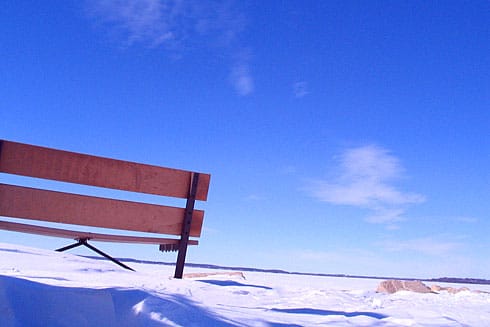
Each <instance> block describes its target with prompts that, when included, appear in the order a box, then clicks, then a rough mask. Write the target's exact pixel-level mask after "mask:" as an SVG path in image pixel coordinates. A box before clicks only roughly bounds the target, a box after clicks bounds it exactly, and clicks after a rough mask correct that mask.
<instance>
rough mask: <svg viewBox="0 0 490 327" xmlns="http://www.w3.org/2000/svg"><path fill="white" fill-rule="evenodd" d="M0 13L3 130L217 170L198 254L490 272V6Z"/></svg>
mask: <svg viewBox="0 0 490 327" xmlns="http://www.w3.org/2000/svg"><path fill="white" fill-rule="evenodd" d="M1 11H2V19H1V20H0V27H1V29H2V31H3V33H2V36H1V37H0V60H1V65H0V75H1V78H0V99H1V102H0V106H1V110H0V122H1V123H0V124H1V133H0V137H1V138H3V139H8V140H13V141H19V142H25V143H33V144H39V145H43V146H48V147H55V148H61V149H66V150H71V151H76V152H85V153H92V154H96V155H101V156H107V157H114V158H120V159H125V160H131V161H138V162H145V163H150V164H155V165H161V166H169V167H175V168H182V169H189V170H197V171H203V172H207V173H211V174H212V179H211V188H210V194H209V200H208V202H207V203H200V204H198V206H199V207H200V208H204V209H205V210H206V216H205V223H204V225H205V229H204V232H203V236H202V238H201V243H200V245H199V246H198V247H193V248H191V249H190V250H189V253H188V261H190V262H200V263H213V264H223V265H235V266H254V267H261V268H279V269H285V270H290V271H309V272H323V273H347V274H370V275H391V276H406V277H440V276H461V277H479V278H490V264H489V261H488V257H489V255H490V247H489V245H490V244H489V241H488V231H489V230H490V222H489V219H490V217H489V209H490V205H489V203H490V192H489V187H488V185H490V169H489V167H490V153H489V152H490V133H489V128H488V126H489V125H490V114H489V108H490V56H489V53H490V23H489V22H490V3H489V2H488V1H471V2H467V1H439V2H438V1H430V2H427V1H286V2H279V1H267V2H263V1H260V2H258V1H247V2H242V1H159V0H141V1H97V0H90V1H49V2H35V1H7V2H5V3H3V4H2V6H1ZM1 177H2V180H4V181H6V180H8V179H9V177H6V176H1ZM23 182H24V181H23ZM34 183H41V182H39V181H34ZM55 187H58V188H62V189H68V190H69V189H70V186H67V185H56V186H55ZM0 236H1V239H2V241H4V242H14V243H22V244H27V245H33V246H40V247H47V248H54V247H57V246H62V245H64V244H65V243H66V240H62V239H51V238H46V237H41V236H35V235H25V234H19V233H10V232H0ZM101 247H102V248H104V249H105V250H107V251H108V252H111V253H112V254H114V255H116V256H132V257H138V258H143V259H152V260H160V259H161V260H165V261H170V260H173V259H174V257H175V256H174V255H162V254H160V253H159V252H158V251H157V249H155V248H154V247H148V246H139V245H129V246H128V245H121V244H101Z"/></svg>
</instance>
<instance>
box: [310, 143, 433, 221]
mask: <svg viewBox="0 0 490 327" xmlns="http://www.w3.org/2000/svg"><path fill="white" fill-rule="evenodd" d="M336 170H337V176H335V177H334V178H333V179H332V180H320V181H316V182H314V183H312V184H311V185H310V190H311V193H312V195H313V196H314V197H316V198H317V199H319V200H321V201H324V202H328V203H332V204H338V205H350V206H357V207H361V208H368V209H371V210H372V211H373V214H372V215H371V216H369V217H367V218H366V220H367V221H368V222H371V223H393V222H396V221H401V220H403V218H402V215H403V214H404V212H405V206H406V205H409V204H415V203H420V202H423V201H424V200H425V198H424V196H422V195H420V194H417V193H410V192H404V191H401V190H400V189H399V188H398V187H397V186H395V185H394V181H395V180H398V179H400V178H401V177H403V168H402V166H401V164H400V161H399V160H398V158H396V157H394V156H393V155H392V154H390V153H389V151H387V150H386V149H384V148H381V147H379V146H375V145H368V146H362V147H357V148H353V149H348V150H346V151H344V153H342V154H341V156H340V160H339V164H338V167H337V169H336Z"/></svg>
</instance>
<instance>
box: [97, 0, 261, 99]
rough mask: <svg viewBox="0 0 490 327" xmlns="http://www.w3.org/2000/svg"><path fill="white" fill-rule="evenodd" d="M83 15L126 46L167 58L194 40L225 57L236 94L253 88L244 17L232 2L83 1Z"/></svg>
mask: <svg viewBox="0 0 490 327" xmlns="http://www.w3.org/2000/svg"><path fill="white" fill-rule="evenodd" d="M87 4H88V5H87V8H88V12H89V15H90V16H91V17H92V18H93V19H94V20H95V21H96V23H97V24H98V25H102V26H104V27H105V28H106V29H107V30H108V31H110V33H111V34H113V35H116V36H117V38H118V39H119V40H122V42H123V43H124V44H125V45H127V46H132V45H135V44H142V45H145V46H148V47H163V48H165V49H166V50H169V51H173V53H172V55H173V57H181V52H184V53H185V51H186V49H188V48H192V47H193V46H195V45H197V44H200V45H202V44H204V45H206V46H207V47H208V49H213V50H215V51H216V50H217V52H218V55H219V56H223V54H224V56H225V57H226V56H227V57H228V59H229V60H230V71H231V72H230V76H231V81H232V84H233V86H234V88H235V90H236V92H237V93H238V94H239V95H242V96H243V95H249V94H250V93H252V92H253V91H254V83H253V77H252V75H251V73H250V67H249V65H250V60H248V59H246V60H243V58H240V59H238V60H237V59H236V58H234V56H233V54H234V53H237V52H243V47H242V46H241V45H240V42H239V35H240V33H241V32H242V31H243V30H244V27H245V19H244V16H243V14H242V13H241V12H240V10H239V8H238V7H237V5H236V3H235V2H234V1H223V2H221V1H218V2H215V1H181V0H113V1H107V0H106V1H104V0H87Z"/></svg>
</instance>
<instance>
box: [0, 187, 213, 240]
mask: <svg viewBox="0 0 490 327" xmlns="http://www.w3.org/2000/svg"><path fill="white" fill-rule="evenodd" d="M184 211H185V209H184V208H175V207H169V206H162V205H155V204H147V203H139V202H130V201H122V200H113V199H106V198H99V197H91V196H85V195H78V194H70V193H62V192H55V191H46V190H40V189H34V188H28V187H22V186H14V185H7V184H0V216H6V217H15V218H24V219H34V220H44V221H49V222H56V223H65V224H74V225H85V226H94V227H102V228H110V229H124V230H133V231H140V232H149V233H159V234H169V235H181V233H182V224H183V217H184ZM192 217H193V218H192V225H191V231H190V236H191V237H199V236H200V234H201V228H202V223H203V217H204V211H202V210H194V213H193V216H192Z"/></svg>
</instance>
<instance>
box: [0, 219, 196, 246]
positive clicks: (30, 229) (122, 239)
mask: <svg viewBox="0 0 490 327" xmlns="http://www.w3.org/2000/svg"><path fill="white" fill-rule="evenodd" d="M0 229H3V230H9V231H15V232H23V233H30V234H38V235H44V236H54V237H64V238H70V239H74V240H75V239H83V238H85V239H90V240H92V241H99V242H118V243H138V244H179V240H178V239H172V238H163V237H145V236H131V235H113V234H102V233H90V232H79V231H73V230H67V229H61V228H54V227H46V226H36V225H28V224H21V223H14V222H9V221H0ZM188 244H189V245H198V241H196V240H189V243H188Z"/></svg>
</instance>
